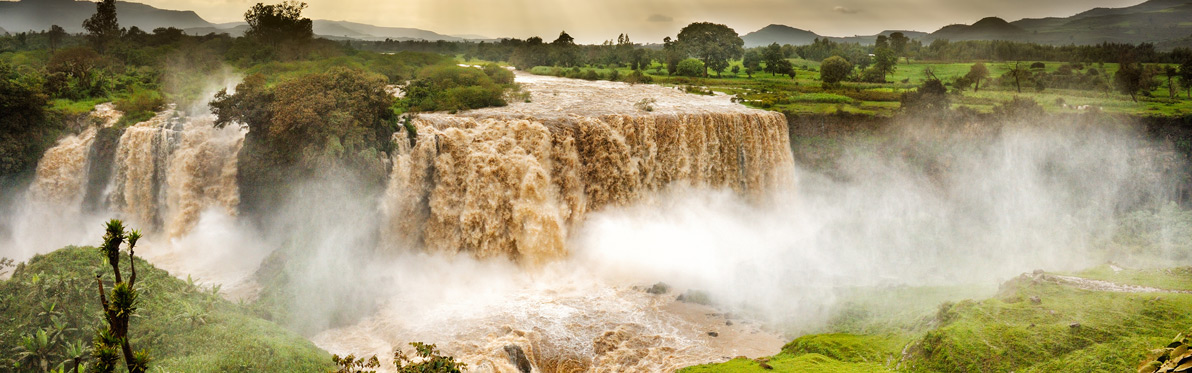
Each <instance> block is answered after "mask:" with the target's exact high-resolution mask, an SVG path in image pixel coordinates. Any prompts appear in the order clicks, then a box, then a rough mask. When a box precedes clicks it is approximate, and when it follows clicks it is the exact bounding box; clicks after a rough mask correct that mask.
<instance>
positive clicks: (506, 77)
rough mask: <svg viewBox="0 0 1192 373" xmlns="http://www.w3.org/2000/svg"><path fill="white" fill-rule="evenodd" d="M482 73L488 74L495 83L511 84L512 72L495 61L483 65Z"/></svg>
mask: <svg viewBox="0 0 1192 373" xmlns="http://www.w3.org/2000/svg"><path fill="white" fill-rule="evenodd" d="M484 75H488V77H489V79H492V80H493V82H494V83H497V84H513V78H514V75H513V72H512V71H509V70H508V69H506V68H504V67H501V66H498V65H497V64H495V63H490V64H485V65H484Z"/></svg>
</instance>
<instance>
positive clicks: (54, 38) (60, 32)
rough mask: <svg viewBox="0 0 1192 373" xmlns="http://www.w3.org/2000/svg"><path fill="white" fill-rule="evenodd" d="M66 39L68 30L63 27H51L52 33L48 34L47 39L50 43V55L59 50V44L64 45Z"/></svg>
mask: <svg viewBox="0 0 1192 373" xmlns="http://www.w3.org/2000/svg"><path fill="white" fill-rule="evenodd" d="M64 37H66V30H65V29H63V28H62V26H58V25H52V26H50V31H49V32H47V33H46V38H47V39H49V41H50V54H53V53H54V52H55V51H57V50H58V44H60V43H62V38H64Z"/></svg>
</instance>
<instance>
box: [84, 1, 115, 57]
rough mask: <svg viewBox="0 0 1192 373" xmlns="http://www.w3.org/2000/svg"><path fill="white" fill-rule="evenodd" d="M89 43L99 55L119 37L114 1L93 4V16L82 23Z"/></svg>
mask: <svg viewBox="0 0 1192 373" xmlns="http://www.w3.org/2000/svg"><path fill="white" fill-rule="evenodd" d="M83 28H84V29H86V30H87V32H88V33H89V34H88V37H90V38H91V43H93V45H95V49H96V50H98V51H99V52H100V53H104V52H105V51H107V47H108V45H109V44H111V43H112V41H113V40H116V39H117V38H119V37H120V23H119V22H117V21H116V0H102V1H100V2H98V3H95V14H93V15H91V18H88V19H86V20H84V21H83Z"/></svg>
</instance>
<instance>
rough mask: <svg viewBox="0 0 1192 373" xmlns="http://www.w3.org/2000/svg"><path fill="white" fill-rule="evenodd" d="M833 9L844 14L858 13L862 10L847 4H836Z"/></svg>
mask: <svg viewBox="0 0 1192 373" xmlns="http://www.w3.org/2000/svg"><path fill="white" fill-rule="evenodd" d="M832 10H833V11H836V12H839V13H844V14H857V13H860V12H861V11H860V10H857V9H853V8H849V7H846V6H836V7H835V8H832Z"/></svg>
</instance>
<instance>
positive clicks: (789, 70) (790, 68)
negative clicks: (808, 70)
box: [771, 58, 795, 79]
mask: <svg viewBox="0 0 1192 373" xmlns="http://www.w3.org/2000/svg"><path fill="white" fill-rule="evenodd" d="M771 71H774V72H775V73H777V74H778V75H786V76H789V77H791V79H794V78H795V65H792V64H791V61H790V60H788V59H785V58H783V59H781V60H778V62H777V63H776V64H774V68H773V69H771Z"/></svg>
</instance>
